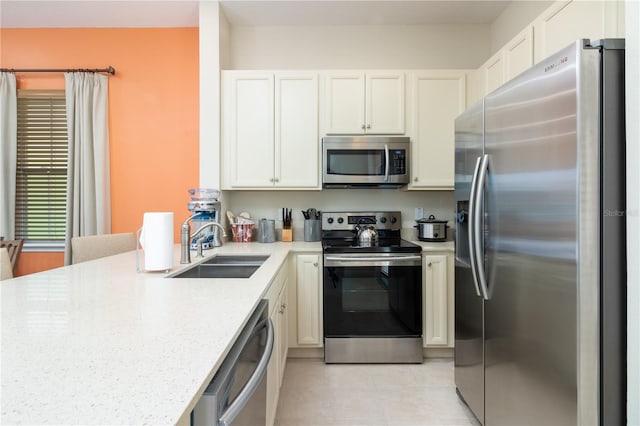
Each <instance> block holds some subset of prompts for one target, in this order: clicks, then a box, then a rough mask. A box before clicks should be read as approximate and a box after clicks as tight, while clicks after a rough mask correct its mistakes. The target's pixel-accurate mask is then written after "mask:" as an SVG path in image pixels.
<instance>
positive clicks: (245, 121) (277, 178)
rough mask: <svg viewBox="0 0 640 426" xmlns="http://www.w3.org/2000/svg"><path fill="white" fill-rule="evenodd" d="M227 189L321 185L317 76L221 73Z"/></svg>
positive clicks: (242, 72) (312, 187)
mask: <svg viewBox="0 0 640 426" xmlns="http://www.w3.org/2000/svg"><path fill="white" fill-rule="evenodd" d="M222 114H223V132H222V147H223V159H224V162H223V178H224V179H223V189H319V188H320V179H319V163H318V161H319V133H318V76H317V73H312V72H295V73H293V72H291V73H289V72H287V73H284V72H282V73H281V72H275V73H274V72H260V73H256V72H246V71H225V72H223V112H222Z"/></svg>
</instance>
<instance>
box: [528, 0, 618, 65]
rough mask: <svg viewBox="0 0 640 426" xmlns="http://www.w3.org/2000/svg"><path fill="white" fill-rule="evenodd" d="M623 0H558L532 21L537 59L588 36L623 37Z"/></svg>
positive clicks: (591, 37) (537, 60)
mask: <svg viewBox="0 0 640 426" xmlns="http://www.w3.org/2000/svg"><path fill="white" fill-rule="evenodd" d="M623 16H624V1H620V0H599V1H588V0H570V1H557V2H555V3H554V4H553V5H551V6H550V7H549V8H548V9H547V10H545V11H544V12H543V13H542V14H541V15H540V16H539V17H538V19H536V21H535V22H534V33H535V61H536V63H537V62H539V61H541V60H543V59H544V58H546V57H548V56H549V55H552V54H554V53H555V52H557V51H558V50H560V49H562V48H564V47H567V46H568V45H569V44H571V43H572V42H574V41H576V40H578V39H581V38H589V39H592V40H595V39H600V38H605V37H624V28H623V27H624V24H623V22H624V18H623Z"/></svg>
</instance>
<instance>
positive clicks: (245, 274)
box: [171, 255, 269, 278]
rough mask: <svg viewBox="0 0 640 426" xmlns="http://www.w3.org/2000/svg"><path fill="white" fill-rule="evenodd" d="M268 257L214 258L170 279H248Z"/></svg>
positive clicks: (230, 256)
mask: <svg viewBox="0 0 640 426" xmlns="http://www.w3.org/2000/svg"><path fill="white" fill-rule="evenodd" d="M268 258H269V256H249V255H237V256H232V255H228V256H216V257H213V258H211V259H208V260H206V261H205V262H202V263H199V264H197V265H195V266H193V267H191V268H189V269H186V270H184V271H182V272H179V273H178V274H176V275H174V276H172V277H171V278H249V277H251V275H253V273H254V272H255V271H256V270H257V269H258V268H259V267H260V265H262V264H263V263H264V261H265V260H267V259H268Z"/></svg>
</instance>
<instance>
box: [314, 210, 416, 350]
mask: <svg viewBox="0 0 640 426" xmlns="http://www.w3.org/2000/svg"><path fill="white" fill-rule="evenodd" d="M365 224H366V227H367V230H366V233H367V234H369V235H368V237H366V238H364V239H361V238H360V236H361V235H362V234H361V232H365V231H364V230H363V229H361V227H363V226H365ZM373 230H375V238H373V232H372V231H373ZM400 231H401V214H400V212H389V211H387V212H323V213H322V251H323V263H324V265H323V280H322V282H323V284H322V285H323V314H324V315H323V324H324V359H325V362H327V363H421V362H422V257H421V254H420V252H421V247H420V246H418V245H417V244H413V243H411V242H409V241H405V240H403V239H401V238H400Z"/></svg>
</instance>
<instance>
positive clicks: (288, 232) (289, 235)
mask: <svg viewBox="0 0 640 426" xmlns="http://www.w3.org/2000/svg"><path fill="white" fill-rule="evenodd" d="M282 241H285V242H291V241H293V230H292V229H291V228H288V229H285V228H282Z"/></svg>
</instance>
